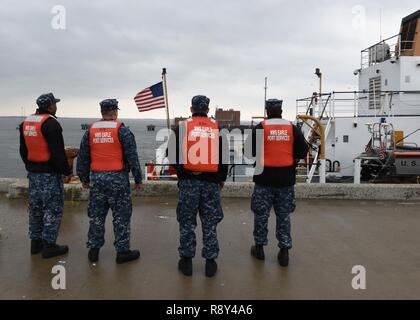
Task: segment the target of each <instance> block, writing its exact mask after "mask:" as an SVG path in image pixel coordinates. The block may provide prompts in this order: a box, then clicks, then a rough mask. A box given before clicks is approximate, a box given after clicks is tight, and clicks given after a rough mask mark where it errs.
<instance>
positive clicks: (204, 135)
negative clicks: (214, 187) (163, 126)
mask: <svg viewBox="0 0 420 320" xmlns="http://www.w3.org/2000/svg"><path fill="white" fill-rule="evenodd" d="M180 128H182V130H184V132H183V137H184V141H183V153H182V154H183V163H184V168H185V169H186V170H188V171H192V172H217V171H218V169H219V127H218V125H217V121H215V120H213V119H211V118H207V117H193V118H191V119H188V120H187V121H184V122H183V123H182V125H181V127H180Z"/></svg>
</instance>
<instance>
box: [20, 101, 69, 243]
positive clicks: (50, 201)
mask: <svg viewBox="0 0 420 320" xmlns="http://www.w3.org/2000/svg"><path fill="white" fill-rule="evenodd" d="M43 96H44V95H43ZM43 96H41V97H43ZM38 100H39V99H38ZM56 100H58V99H56ZM57 102H58V101H57ZM36 113H37V114H48V112H47V111H45V110H43V109H38V110H37V112H36ZM19 131H20V149H19V151H20V156H21V158H22V160H23V162H24V163H25V167H26V170H27V172H28V179H29V237H30V239H31V240H35V241H38V240H43V241H45V242H46V243H48V244H55V243H56V241H57V238H58V233H59V229H60V224H61V219H62V217H63V210H64V186H63V178H62V176H63V175H66V176H69V175H71V174H72V172H71V169H70V167H69V165H68V162H67V158H66V154H65V150H64V139H63V130H62V128H61V126H60V124H59V122H58V121H57V120H56V118H55V116H54V115H52V114H51V117H50V118H49V119H47V120H46V121H45V122H44V124H43V126H42V128H41V131H42V134H43V136H44V138H45V140H46V141H47V144H48V149H49V151H50V154H51V157H50V160H49V161H48V162H32V161H29V160H28V147H27V145H26V142H25V139H24V135H23V126H22V125H20V127H19Z"/></svg>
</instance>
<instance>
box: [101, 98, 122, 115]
mask: <svg viewBox="0 0 420 320" xmlns="http://www.w3.org/2000/svg"><path fill="white" fill-rule="evenodd" d="M99 105H100V106H101V111H102V112H103V111H112V110H120V109H119V108H118V101H117V99H105V100H103V101H101V102H100V103H99Z"/></svg>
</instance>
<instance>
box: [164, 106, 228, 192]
mask: <svg viewBox="0 0 420 320" xmlns="http://www.w3.org/2000/svg"><path fill="white" fill-rule="evenodd" d="M196 116H200V117H202V116H205V115H201V114H194V115H193V117H196ZM169 145H172V146H176V160H175V159H171V155H170V154H169V152H168V151H167V155H168V156H169V161H170V162H171V164H172V165H174V166H175V167H176V173H177V176H178V179H179V180H188V179H194V180H201V181H208V182H214V183H219V184H220V183H221V182H225V181H226V178H227V175H228V170H229V166H228V157H229V149H228V141H227V138H226V137H223V136H221V137H220V138H219V170H218V172H203V173H201V174H199V175H196V174H194V173H193V172H191V171H188V170H185V169H184V166H183V164H179V162H180V161H179V158H180V157H179V155H180V150H179V126H177V127H176V129H175V132H174V134H173V135H171V137H170V138H169ZM223 151H225V152H223ZM224 157H225V158H224ZM226 157H227V159H226ZM174 160H175V161H174Z"/></svg>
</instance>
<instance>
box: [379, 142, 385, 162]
mask: <svg viewBox="0 0 420 320" xmlns="http://www.w3.org/2000/svg"><path fill="white" fill-rule="evenodd" d="M379 159H380V160H385V159H386V147H385V144H384V143H383V142H381V146H380V147H379Z"/></svg>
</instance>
